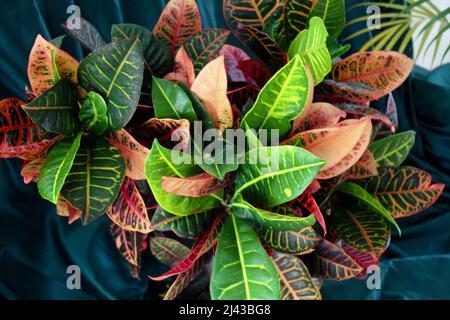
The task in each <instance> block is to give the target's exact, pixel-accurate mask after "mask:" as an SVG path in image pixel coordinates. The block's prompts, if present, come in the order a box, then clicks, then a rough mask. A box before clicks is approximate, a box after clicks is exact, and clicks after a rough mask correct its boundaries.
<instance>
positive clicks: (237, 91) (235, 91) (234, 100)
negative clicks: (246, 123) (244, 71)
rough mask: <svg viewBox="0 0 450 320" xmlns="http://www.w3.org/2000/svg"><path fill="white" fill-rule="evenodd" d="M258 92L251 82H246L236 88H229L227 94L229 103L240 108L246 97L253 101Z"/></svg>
mask: <svg viewBox="0 0 450 320" xmlns="http://www.w3.org/2000/svg"><path fill="white" fill-rule="evenodd" d="M258 94H259V89H257V88H256V87H255V86H254V85H252V84H246V85H243V86H238V87H237V88H230V90H229V91H228V93H227V96H228V99H229V100H230V103H231V104H233V105H236V106H238V107H240V108H241V107H242V106H243V105H244V104H245V103H246V102H247V100H248V99H252V100H253V101H255V100H256V98H257V97H258Z"/></svg>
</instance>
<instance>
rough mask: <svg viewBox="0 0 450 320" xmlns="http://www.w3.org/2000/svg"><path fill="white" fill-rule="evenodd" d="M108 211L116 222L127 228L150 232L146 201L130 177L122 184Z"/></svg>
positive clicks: (109, 215)
mask: <svg viewBox="0 0 450 320" xmlns="http://www.w3.org/2000/svg"><path fill="white" fill-rule="evenodd" d="M106 213H107V215H108V217H109V218H110V219H111V220H112V221H113V222H114V223H116V224H117V225H118V226H120V227H121V228H123V229H125V230H128V231H136V232H141V233H149V232H150V225H151V223H150V220H149V218H148V215H147V209H146V206H145V202H144V200H143V199H142V196H141V195H140V193H139V190H138V189H137V188H136V185H135V183H134V181H133V180H131V179H130V178H125V181H124V182H123V183H122V185H121V186H120V192H119V195H118V196H117V198H116V200H115V201H114V203H113V204H112V205H111V206H110V207H109V209H108V211H107V212H106Z"/></svg>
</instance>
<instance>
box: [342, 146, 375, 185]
mask: <svg viewBox="0 0 450 320" xmlns="http://www.w3.org/2000/svg"><path fill="white" fill-rule="evenodd" d="M377 174H378V170H377V162H376V161H375V159H374V157H373V155H372V153H370V151H369V150H366V151H365V152H364V154H363V155H362V157H361V159H359V160H358V162H356V163H355V164H354V165H353V166H352V167H351V168H350V169H348V171H347V172H345V173H344V178H347V179H364V178H368V177H373V176H376V175H377Z"/></svg>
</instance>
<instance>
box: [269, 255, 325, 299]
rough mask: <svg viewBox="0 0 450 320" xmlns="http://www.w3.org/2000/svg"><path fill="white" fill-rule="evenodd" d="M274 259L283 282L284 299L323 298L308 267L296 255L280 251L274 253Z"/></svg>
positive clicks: (282, 293)
mask: <svg viewBox="0 0 450 320" xmlns="http://www.w3.org/2000/svg"><path fill="white" fill-rule="evenodd" d="M272 260H273V262H274V264H275V268H276V269H277V271H278V275H279V277H280V282H281V299H283V300H321V299H322V296H321V295H320V291H319V290H318V289H316V287H315V286H314V283H313V281H312V279H311V276H310V275H309V271H308V268H307V267H306V266H305V265H304V264H303V262H302V261H301V260H300V259H299V258H297V257H296V256H293V255H290V254H284V253H279V252H273V253H272Z"/></svg>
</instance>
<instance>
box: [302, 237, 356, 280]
mask: <svg viewBox="0 0 450 320" xmlns="http://www.w3.org/2000/svg"><path fill="white" fill-rule="evenodd" d="M309 271H310V272H311V275H312V276H317V277H321V278H325V279H331V280H347V279H351V278H354V277H356V276H357V275H358V274H359V273H361V272H362V271H363V268H361V266H360V265H358V264H357V263H356V261H354V260H353V259H352V258H351V257H350V256H349V255H348V254H347V253H346V252H345V251H344V250H343V249H342V248H341V247H339V246H337V245H336V244H334V243H332V242H329V241H328V240H325V239H323V240H322V241H321V242H320V243H319V245H318V246H317V247H316V250H315V252H314V254H313V259H312V266H311V268H310V269H309Z"/></svg>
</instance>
